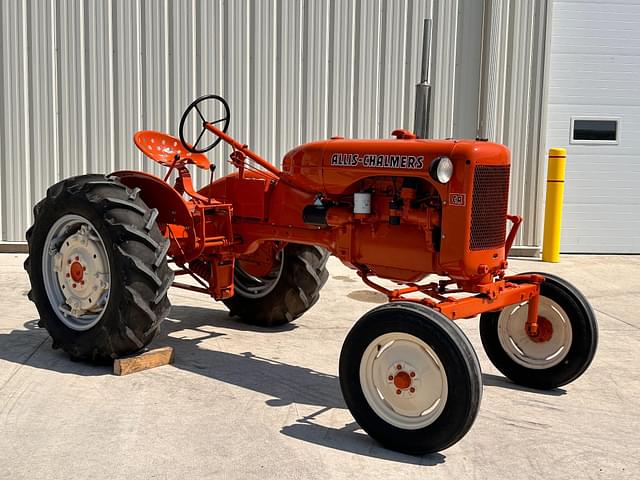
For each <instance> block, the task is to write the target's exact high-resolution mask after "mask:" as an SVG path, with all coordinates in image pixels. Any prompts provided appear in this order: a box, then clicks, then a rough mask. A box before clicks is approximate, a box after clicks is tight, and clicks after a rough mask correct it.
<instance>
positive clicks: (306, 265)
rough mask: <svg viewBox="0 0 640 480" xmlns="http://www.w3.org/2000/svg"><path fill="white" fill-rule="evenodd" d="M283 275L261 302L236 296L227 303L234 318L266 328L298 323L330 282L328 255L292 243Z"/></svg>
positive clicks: (285, 259) (306, 246)
mask: <svg viewBox="0 0 640 480" xmlns="http://www.w3.org/2000/svg"><path fill="white" fill-rule="evenodd" d="M283 255H284V262H285V263H284V266H283V271H282V274H281V276H280V279H279V280H278V284H277V285H276V286H275V288H274V289H273V290H272V291H271V292H269V293H268V294H266V295H265V296H264V297H261V298H247V297H243V296H242V294H240V293H238V292H237V291H236V294H235V295H234V296H233V297H231V298H229V299H226V300H224V303H225V305H226V306H227V307H228V308H229V314H230V315H231V316H236V317H240V318H241V319H242V320H243V321H244V322H246V323H250V324H253V325H261V326H265V327H271V326H277V325H282V324H284V323H288V322H291V321H292V320H295V319H296V318H298V317H299V316H300V315H302V314H303V313H304V312H306V311H307V310H309V309H310V308H311V307H313V306H314V305H315V304H316V302H317V301H318V299H319V298H320V290H321V289H322V287H323V286H324V284H325V283H326V282H327V279H328V278H329V272H328V271H327V268H326V265H327V260H328V259H329V252H327V251H326V250H324V249H323V248H320V247H317V246H313V245H300V244H294V243H289V244H287V245H286V246H285V247H284V251H283Z"/></svg>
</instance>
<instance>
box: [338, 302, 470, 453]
mask: <svg viewBox="0 0 640 480" xmlns="http://www.w3.org/2000/svg"><path fill="white" fill-rule="evenodd" d="M340 387H341V389H342V394H343V396H344V399H345V402H346V404H347V406H348V407H349V410H350V411H351V414H352V415H353V417H354V419H355V420H356V421H357V422H358V424H359V425H360V426H361V427H362V428H363V429H364V430H365V431H366V432H367V433H368V434H369V435H370V436H371V437H372V438H374V439H375V440H377V441H378V442H380V443H381V444H382V445H384V446H385V447H387V448H389V449H391V450H396V451H398V452H403V453H408V454H415V455H422V454H426V453H432V452H437V451H440V450H444V449H445V448H447V447H449V446H451V445H453V444H454V443H456V442H457V441H459V440H460V439H461V438H462V437H463V436H464V435H465V434H466V433H467V432H468V431H469V429H470V428H471V426H472V425H473V422H474V420H475V418H476V415H477V413H478V409H479V407H480V400H481V397H482V375H481V372H480V365H479V363H478V359H477V357H476V354H475V352H474V350H473V347H472V346H471V344H470V343H469V340H468V339H467V338H466V337H465V335H464V334H463V333H462V331H461V330H460V328H459V327H458V326H457V325H455V324H454V323H453V322H452V321H451V320H449V319H447V318H446V317H445V316H444V315H442V314H440V313H438V312H436V311H434V310H432V309H429V308H427V307H424V306H422V305H419V304H415V303H411V302H393V303H389V304H386V305H382V306H380V307H378V308H375V309H373V310H371V311H370V312H368V313H366V314H365V315H364V316H363V317H362V318H361V319H360V320H358V322H357V323H356V324H355V325H354V327H353V328H352V329H351V331H350V332H349V334H348V335H347V338H346V339H345V342H344V345H343V347H342V352H341V354H340Z"/></svg>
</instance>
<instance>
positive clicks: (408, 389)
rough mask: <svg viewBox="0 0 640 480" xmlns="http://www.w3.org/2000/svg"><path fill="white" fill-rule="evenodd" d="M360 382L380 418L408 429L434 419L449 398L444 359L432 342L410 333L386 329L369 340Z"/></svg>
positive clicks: (370, 404) (361, 362)
mask: <svg viewBox="0 0 640 480" xmlns="http://www.w3.org/2000/svg"><path fill="white" fill-rule="evenodd" d="M360 385H361V387H362V391H363V393H364V396H365V398H366V399H367V402H368V403H369V406H370V407H371V408H372V409H373V410H374V411H375V412H376V414H378V416H379V417H380V418H382V419H383V420H384V421H386V422H387V423H390V424H391V425H393V426H395V427H399V428H404V429H408V430H416V429H419V428H424V427H426V426H428V425H430V424H431V423H433V422H434V421H435V420H436V419H437V418H438V417H439V416H440V414H441V413H442V411H443V410H444V407H445V404H446V401H447V394H448V384H447V375H446V373H445V370H444V367H443V365H442V362H441V361H440V359H439V358H438V356H437V355H436V353H435V352H434V351H433V349H432V348H431V347H430V346H429V345H427V344H426V343H425V342H424V341H422V340H421V339H419V338H418V337H415V336H413V335H410V334H408V333H402V332H394V333H387V334H385V335H381V336H380V337H378V338H376V339H375V340H374V341H373V342H371V343H370V344H369V346H368V347H367V348H366V350H365V352H364V355H363V356H362V360H361V361H360Z"/></svg>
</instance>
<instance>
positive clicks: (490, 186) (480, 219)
mask: <svg viewBox="0 0 640 480" xmlns="http://www.w3.org/2000/svg"><path fill="white" fill-rule="evenodd" d="M508 199H509V165H478V166H476V169H475V172H474V175H473V201H472V204H471V242H470V243H471V246H470V248H471V250H485V249H489V248H498V247H501V246H502V245H504V242H505V237H506V234H507V219H506V216H507V201H508Z"/></svg>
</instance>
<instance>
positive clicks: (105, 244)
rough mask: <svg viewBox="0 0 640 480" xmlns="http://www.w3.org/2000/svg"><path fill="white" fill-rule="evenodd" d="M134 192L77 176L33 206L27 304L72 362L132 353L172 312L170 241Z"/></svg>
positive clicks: (111, 181)
mask: <svg viewBox="0 0 640 480" xmlns="http://www.w3.org/2000/svg"><path fill="white" fill-rule="evenodd" d="M138 191H139V190H138V189H133V190H132V189H129V188H127V187H126V186H125V185H123V184H122V183H120V181H119V180H118V179H117V178H115V177H105V176H104V175H82V176H78V177H72V178H69V179H66V180H63V181H62V182H59V183H57V184H56V185H54V186H52V187H50V188H49V189H48V190H47V196H46V198H45V199H44V200H42V201H41V202H39V203H38V204H37V205H36V206H35V208H34V216H35V221H34V225H33V226H32V227H31V228H30V229H29V230H28V232H27V235H26V236H27V242H28V244H29V257H28V258H27V260H26V261H25V264H24V267H25V270H26V271H27V273H28V274H29V278H30V280H31V291H30V292H29V299H30V300H32V301H33V302H34V303H35V305H36V308H37V309H38V312H39V314H40V322H39V325H40V326H41V327H44V328H46V329H47V331H48V332H49V334H50V335H51V338H52V339H53V346H54V348H62V349H63V350H64V351H66V352H67V353H68V354H69V355H70V356H71V357H72V358H73V359H79V360H90V361H94V362H104V361H107V360H110V359H113V358H115V357H119V356H123V355H129V354H132V353H135V352H137V351H139V350H140V349H142V348H143V347H145V346H146V345H147V344H149V342H151V340H152V339H153V337H154V336H155V334H156V332H157V330H158V327H159V325H160V323H161V322H162V320H163V319H164V317H165V316H166V314H167V313H168V311H169V309H170V307H171V304H170V303H169V299H168V298H167V291H168V289H169V287H170V285H171V282H172V281H173V272H172V271H171V269H170V268H169V267H168V265H167V259H166V252H167V249H168V247H169V240H167V239H165V238H164V236H163V235H162V234H161V233H160V230H159V229H158V226H157V225H156V223H155V221H154V219H155V218H156V215H157V212H156V211H155V210H154V209H149V208H148V207H147V206H146V204H145V203H144V202H143V201H142V199H141V198H139V197H138ZM85 282H86V286H85ZM70 292H72V293H70ZM93 293H96V295H95V296H94V295H93ZM96 296H99V298H100V300H98V299H97V298H96Z"/></svg>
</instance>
